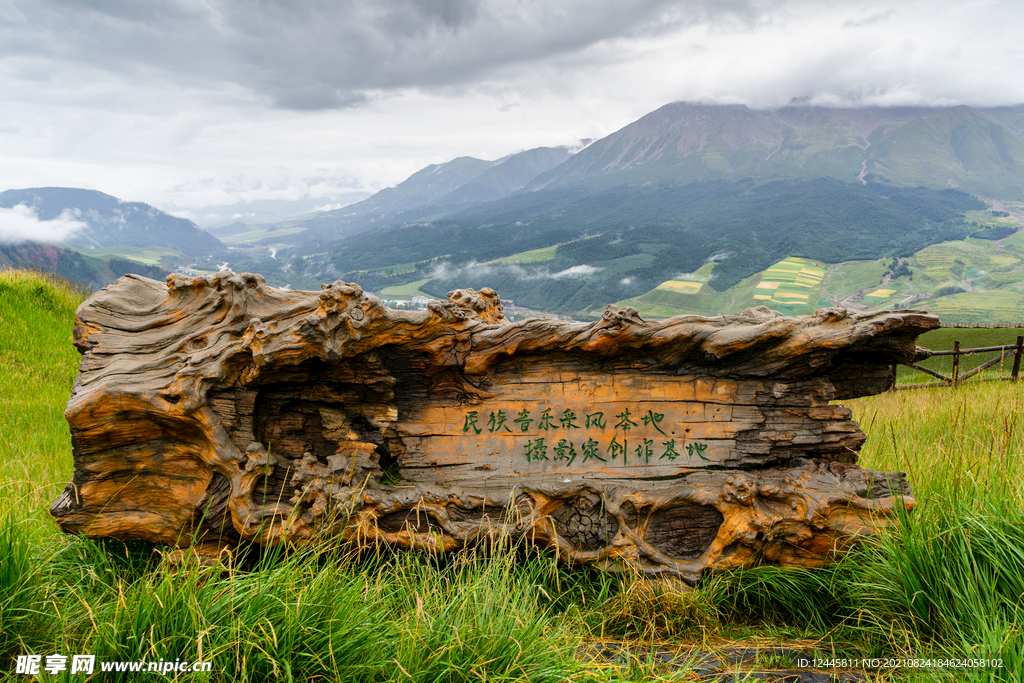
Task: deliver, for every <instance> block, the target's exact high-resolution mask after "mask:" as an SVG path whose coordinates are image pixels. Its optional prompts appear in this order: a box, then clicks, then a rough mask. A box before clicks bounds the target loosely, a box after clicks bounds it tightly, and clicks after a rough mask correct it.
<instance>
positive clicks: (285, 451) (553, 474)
mask: <svg viewBox="0 0 1024 683" xmlns="http://www.w3.org/2000/svg"><path fill="white" fill-rule="evenodd" d="M937 326H938V319H937V318H935V317H934V316H929V315H927V314H925V313H922V312H917V311H901V312H885V313H876V314H858V313H853V312H850V311H846V310H842V309H823V310H821V311H818V312H817V313H815V314H814V315H807V316H800V317H782V316H781V315H779V314H777V313H774V312H772V311H769V310H768V309H765V308H763V307H762V308H757V309H749V310H747V311H744V313H743V314H742V315H739V316H722V317H717V318H702V317H697V316H681V317H677V318H671V319H669V320H664V321H661V322H648V321H645V320H643V319H642V318H641V317H640V315H639V314H638V313H637V311H636V310H635V309H631V308H619V307H616V306H608V308H607V309H606V311H605V313H604V316H603V319H602V320H600V321H598V322H594V323H566V322H561V321H551V320H536V319H535V320H527V321H525V322H521V323H509V322H507V321H506V320H505V319H504V317H503V316H502V311H501V304H500V301H499V298H498V295H497V294H496V293H495V292H494V291H492V290H488V289H485V290H482V291H479V292H476V291H474V290H458V291H455V292H451V293H450V294H449V295H448V301H445V302H432V303H431V304H430V305H429V307H428V310H427V311H422V312H403V311H392V310H388V309H386V308H384V307H383V306H382V305H381V304H380V302H379V301H378V300H377V299H376V298H375V297H373V296H368V295H365V294H364V293H363V291H362V290H361V288H360V287H359V286H358V285H354V284H348V283H342V282H336V283H334V284H332V285H324V286H323V289H322V291H321V292H319V293H317V292H302V291H285V290H280V289H276V288H272V287H267V286H266V284H265V282H264V281H263V278H262V277H260V276H259V275H252V274H233V273H230V272H222V273H219V274H217V275H216V276H213V277H211V278H203V277H197V278H192V277H186V276H183V275H171V276H169V277H168V278H167V282H166V283H159V282H156V281H153V280H148V279H146V278H141V277H136V276H126V277H123V278H121V279H120V280H118V281H117V282H115V283H114V284H112V285H110V286H108V287H106V288H104V289H103V290H101V291H100V292H97V293H96V294H94V295H93V296H92V297H90V299H89V300H88V301H86V302H85V303H84V304H83V305H82V306H81V307H80V308H79V310H78V315H77V320H76V326H75V332H74V342H75V345H76V347H77V348H78V349H79V350H80V351H81V352H82V354H83V359H82V364H81V368H80V374H79V377H78V380H77V382H76V384H75V388H74V390H73V392H72V396H71V400H70V401H69V402H68V406H67V411H66V413H65V415H66V417H67V420H68V424H69V425H70V428H71V435H72V444H73V449H74V460H75V471H74V476H73V478H72V480H71V482H70V483H69V484H68V486H67V487H66V489H65V491H64V493H63V494H62V495H61V496H60V498H58V500H57V501H56V502H54V504H53V506H52V507H51V513H52V514H53V515H54V517H55V518H56V519H57V521H58V523H59V524H60V526H61V528H63V529H64V530H65V531H67V532H71V533H84V534H87V535H89V536H93V537H115V538H139V539H145V540H149V541H153V542H158V543H166V544H170V545H174V546H178V547H181V548H187V547H192V548H198V549H200V550H202V551H204V552H207V551H211V552H212V551H215V550H216V549H217V548H220V547H224V546H233V545H236V544H237V543H239V542H240V541H242V540H252V541H256V542H259V543H279V542H282V541H284V540H290V541H295V542H303V541H308V540H310V539H313V538H314V537H316V536H317V535H318V534H321V533H325V532H326V533H330V534H334V535H336V536H339V537H341V538H343V539H345V540H349V541H351V542H354V543H365V542H385V543H391V544H395V545H399V546H404V547H418V548H429V549H436V550H452V549H456V548H459V547H462V546H464V545H466V544H472V543H479V542H482V541H484V540H486V539H487V538H490V537H493V535H494V534H497V533H512V534H514V535H522V536H528V537H529V538H531V539H535V540H537V541H538V542H542V543H547V544H550V545H552V546H553V547H555V548H557V549H558V552H559V554H560V555H561V556H562V557H563V558H564V559H565V560H567V561H570V562H584V563H596V564H601V565H605V566H611V567H619V566H622V563H623V562H626V563H632V564H634V565H635V566H637V567H639V568H640V569H641V570H642V571H645V572H648V573H651V574H668V575H674V576H677V577H681V578H683V579H685V580H688V581H695V580H697V579H698V578H699V577H700V575H701V572H702V571H703V570H704V569H707V568H709V567H710V568H728V567H738V566H744V565H749V564H753V563H758V562H770V563H778V564H801V565H814V564H819V563H822V562H827V561H828V560H829V559H830V558H831V557H832V556H833V555H834V554H835V553H836V552H841V551H842V550H843V549H845V548H846V547H848V545H849V544H850V543H852V542H854V541H855V540H856V539H857V538H858V537H860V536H862V535H864V534H869V533H872V532H873V531H874V530H876V529H878V528H879V527H880V526H883V525H885V524H886V523H888V520H890V519H891V517H892V515H893V512H894V511H895V509H896V508H897V507H898V506H908V507H909V506H910V505H912V504H913V499H912V498H911V497H910V490H909V486H908V484H907V482H906V479H905V477H904V475H903V474H902V473H896V474H882V473H878V472H872V471H869V470H863V469H861V468H859V467H857V466H856V465H855V463H856V458H857V451H858V449H859V448H860V446H861V444H862V443H863V442H864V438H865V437H864V434H863V433H862V432H861V430H860V428H859V426H858V425H857V424H856V423H855V422H853V421H852V420H851V415H850V411H849V410H848V409H846V408H844V407H843V406H841V405H835V404H833V403H832V401H833V400H834V399H843V398H852V397H856V396H862V395H868V394H872V393H877V392H879V391H883V390H885V389H887V388H888V386H889V385H890V384H891V382H892V376H891V372H890V370H889V368H890V366H891V365H892V363H894V362H906V361H910V360H913V359H914V358H915V357H916V356H917V354H918V349H917V347H916V344H915V341H916V338H917V336H918V335H919V334H921V333H922V332H925V331H927V330H930V329H933V328H935V327H937Z"/></svg>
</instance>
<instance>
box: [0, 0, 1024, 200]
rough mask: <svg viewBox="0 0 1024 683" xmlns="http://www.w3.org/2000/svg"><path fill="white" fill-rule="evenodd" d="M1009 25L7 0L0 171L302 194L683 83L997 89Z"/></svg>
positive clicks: (394, 175) (0, 29)
mask: <svg viewBox="0 0 1024 683" xmlns="http://www.w3.org/2000/svg"><path fill="white" fill-rule="evenodd" d="M1021 23H1024V4H1021V3H1019V2H1012V1H1011V0H982V1H981V2H974V3H964V2H963V1H962V0H906V1H905V2H901V3H895V2H892V1H891V0H837V1H836V2H830V3H822V2H816V1H815V0H631V1H630V2H622V1H621V0H558V1H557V2H551V1H550V0H516V1H515V2H509V1H508V0H377V1H372V0H302V1H301V2H300V1H296V0H291V1H287V2H286V1H284V0H259V1H255V2H254V1H252V0H246V1H245V2H243V1H242V0H148V1H146V2H139V1H138V0H102V1H97V2H83V1H82V0H0V93H2V100H0V101H2V102H3V104H4V109H3V121H2V122H0V189H4V188H5V187H26V186H43V185H62V186H71V187H89V188H93V189H98V190H101V191H104V192H108V193H111V194H114V195H117V196H120V197H123V198H126V199H132V200H141V201H147V202H149V203H152V204H155V205H157V206H160V207H161V208H164V209H169V210H173V211H176V212H179V213H181V212H187V211H192V212H193V214H192V215H196V216H199V215H200V214H199V213H195V212H198V211H199V210H200V209H202V208H203V207H207V208H208V207H223V206H226V205H237V211H235V210H233V209H232V210H230V214H228V215H233V214H234V213H241V214H243V215H245V214H246V213H247V212H249V208H246V207H247V206H248V204H249V203H253V202H281V203H287V202H295V201H303V202H315V203H309V204H304V205H303V206H304V207H308V208H303V209H302V210H311V209H312V208H314V207H317V206H323V205H328V204H336V203H342V202H344V201H345V197H346V196H348V195H350V194H351V193H353V192H372V191H375V190H378V189H381V188H382V187H386V186H388V185H394V184H396V183H398V182H400V181H401V180H403V179H404V178H406V177H408V176H409V175H410V174H412V173H413V172H415V171H416V170H418V169H420V168H422V167H424V166H426V165H428V164H433V163H441V162H445V161H448V160H450V159H452V158H454V157H457V156H465V155H468V156H474V157H477V158H481V159H497V158H500V157H502V156H505V155H507V154H510V153H513V152H515V151H518V150H521V149H527V148H531V147H538V146H555V145H569V144H573V143H575V142H576V141H577V140H579V139H580V138H601V137H603V136H605V135H607V134H609V133H611V132H613V131H615V130H617V129H618V128H621V127H622V126H624V125H626V124H628V123H630V122H631V121H633V120H635V119H637V118H639V117H640V116H642V115H644V114H646V113H648V112H650V111H652V110H654V109H656V108H657V107H659V106H661V105H663V104H665V103H667V102H671V101H676V100H699V101H704V102H718V103H737V104H745V105H748V106H750V107H753V108H773V107H776V106H782V105H784V104H786V103H787V102H789V101H790V99H791V98H793V97H798V98H806V99H805V100H804V101H806V102H807V103H810V104H823V105H835V106H842V105H856V106H886V105H940V106H941V105H951V104H962V103H963V104H969V105H993V104H1011V103H1016V102H1022V101H1024V81H1022V80H1021V79H1020V78H1019V74H1020V73H1021V70H1022V69H1024V48H1022V47H1021V46H1020V44H1019V40H1018V38H1017V36H1016V34H1015V33H1014V32H1013V31H1009V30H1007V28H1006V27H1008V26H1016V25H1020V24H1021ZM250 208H251V207H250ZM214 213H217V214H218V215H219V214H221V213H223V212H222V211H220V210H217V211H215V212H214Z"/></svg>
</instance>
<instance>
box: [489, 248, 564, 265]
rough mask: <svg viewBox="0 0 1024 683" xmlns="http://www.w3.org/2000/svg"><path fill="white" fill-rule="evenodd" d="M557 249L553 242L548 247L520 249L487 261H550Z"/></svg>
mask: <svg viewBox="0 0 1024 683" xmlns="http://www.w3.org/2000/svg"><path fill="white" fill-rule="evenodd" d="M557 249H558V245H557V244H553V245H551V246H550V247H542V248H541V249H531V250H530V251H522V252H519V253H518V254H512V255H511V256H504V257H502V258H497V259H494V260H493V261H488V262H487V263H543V262H544V261H550V260H552V259H553V258H555V251H556V250H557Z"/></svg>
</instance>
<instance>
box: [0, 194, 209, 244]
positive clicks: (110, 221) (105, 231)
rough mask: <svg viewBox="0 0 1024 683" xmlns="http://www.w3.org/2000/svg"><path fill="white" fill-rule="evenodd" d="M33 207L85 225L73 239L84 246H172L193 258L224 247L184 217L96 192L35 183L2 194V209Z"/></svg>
mask: <svg viewBox="0 0 1024 683" xmlns="http://www.w3.org/2000/svg"><path fill="white" fill-rule="evenodd" d="M19 204H23V205H25V206H28V207H31V208H33V209H34V210H35V212H36V217H37V218H38V219H39V220H40V221H51V220H54V219H56V218H58V217H59V216H61V215H62V214H65V212H67V213H66V214H65V215H69V216H70V217H72V218H74V219H75V220H77V221H81V222H83V223H85V225H86V227H85V229H84V230H82V232H80V233H78V234H76V235H75V236H74V237H72V238H71V240H70V241H72V242H74V243H75V244H78V245H81V246H83V247H86V248H89V247H92V248H96V247H113V246H120V245H124V246H130V247H153V246H158V247H167V248H170V249H175V250H177V251H180V252H182V253H184V254H188V255H190V256H198V255H203V254H209V253H211V252H214V251H219V250H221V249H224V248H225V247H224V244H223V243H222V242H221V241H220V240H218V239H217V238H216V237H214V236H213V235H211V234H209V233H208V232H206V231H205V230H203V229H201V228H200V227H199V226H197V225H196V224H195V223H193V222H192V221H190V220H187V219H185V218H178V217H176V216H172V215H170V214H169V213H165V212H164V211H161V210H160V209H157V208H156V207H154V206H150V205H149V204H144V203H142V202H126V201H122V200H120V199H118V198H117V197H114V196H111V195H109V194H104V193H103V192H98V191H96V190H83V189H78V188H69V187H34V188H28V189H24V190H7V191H6V192H0V208H4V209H10V208H13V207H15V206H17V205H19Z"/></svg>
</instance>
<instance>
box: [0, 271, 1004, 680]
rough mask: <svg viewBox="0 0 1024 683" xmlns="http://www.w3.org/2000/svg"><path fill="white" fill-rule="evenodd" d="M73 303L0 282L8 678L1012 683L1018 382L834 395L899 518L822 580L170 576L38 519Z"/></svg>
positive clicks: (241, 572)
mask: <svg viewBox="0 0 1024 683" xmlns="http://www.w3.org/2000/svg"><path fill="white" fill-rule="evenodd" d="M777 270H783V271H787V270H788V271H793V270H794V269H793V268H782V269H777ZM775 275H776V276H777V277H779V278H780V280H778V281H780V282H782V281H783V280H782V279H781V278H783V277H784V276H785V277H790V278H791V279H792V281H793V282H796V279H797V278H796V276H795V275H794V274H793V272H778V273H776V274H775ZM754 284H756V283H754ZM750 289H751V291H756V287H753V286H751V288H750ZM81 297H82V293H81V292H75V291H71V290H69V289H67V288H66V287H64V286H61V285H55V284H53V283H52V282H49V281H46V280H43V279H41V278H39V277H37V276H34V275H29V274H24V273H18V272H11V271H7V272H4V273H0V402H2V403H0V491H2V494H0V672H2V676H3V677H7V676H10V677H13V676H14V674H13V661H14V660H13V658H14V656H15V655H18V654H25V653H28V654H39V655H44V656H45V655H48V654H52V653H92V654H95V655H97V657H98V658H99V659H100V660H110V659H121V660H142V659H147V660H151V661H152V660H156V659H167V660H174V659H175V658H178V657H180V658H182V659H187V660H189V661H195V660H197V659H201V660H207V661H210V662H212V663H213V670H212V671H211V672H210V673H204V674H188V675H187V676H178V675H176V676H172V677H171V679H173V680H183V681H184V680H189V681H193V680H194V681H268V680H288V681H366V682H385V681H396V682H397V681H417V682H418V681H422V682H424V683H427V682H432V683H433V682H442V681H443V682H452V683H454V682H462V681H503V682H507V681H540V682H548V681H550V682H552V683H554V682H556V681H558V682H563V681H565V682H568V681H613V682H614V681H691V680H696V674H695V673H694V672H693V671H692V669H690V667H689V666H687V665H686V661H687V659H688V658H692V654H691V653H692V652H694V650H695V649H697V648H699V649H702V650H705V651H711V652H718V651H720V649H721V648H724V647H732V646H743V647H749V648H755V649H764V650H767V649H768V648H770V647H773V646H779V645H785V646H790V647H792V646H802V647H815V648H817V650H818V651H819V652H820V653H822V654H823V655H826V656H830V657H858V658H861V657H878V658H923V657H933V658H934V657H943V658H946V657H960V658H987V657H998V658H1000V659H1001V660H1002V668H992V667H988V668H978V667H972V668H966V669H937V668H925V669H909V668H899V667H897V668H885V669H881V670H879V671H877V672H874V673H872V674H871V677H870V678H869V679H868V680H870V681H875V682H882V681H915V682H921V683H923V682H925V681H942V682H948V683H954V682H956V683H960V682H961V681H977V682H981V681H1016V680H1019V677H1018V675H1019V673H1020V672H1021V671H1024V637H1022V635H1024V601H1022V595H1024V392H1022V391H1020V386H1019V385H1011V384H1010V383H1008V382H993V383H989V384H981V385H975V386H964V387H961V388H960V389H958V390H956V391H953V390H948V389H929V390H907V391H897V392H890V393H887V394H884V395H880V396H874V397H869V398H863V399H857V400H854V401H847V402H846V404H847V405H848V406H849V407H850V408H851V409H852V410H853V413H854V417H855V419H857V420H858V421H859V422H860V423H861V425H862V427H863V428H864V430H865V432H866V433H867V434H868V440H867V442H866V444H865V446H864V448H863V450H862V453H861V464H862V465H864V466H866V467H870V468H873V469H877V470H880V471H883V472H891V471H897V470H900V471H905V472H907V474H908V477H909V480H910V482H911V483H912V486H913V488H914V496H915V498H916V501H917V502H916V506H915V508H914V510H913V512H912V513H910V514H909V516H908V517H907V518H906V519H902V520H900V523H899V524H897V525H895V526H894V527H892V529H891V530H890V531H888V532H886V533H883V534H881V535H879V536H877V537H875V538H874V539H868V540H866V541H865V542H864V543H862V544H861V545H860V546H858V547H856V548H854V549H853V550H852V551H851V553H850V554H849V555H847V556H846V557H845V558H843V559H841V560H839V561H837V562H836V563H835V564H833V565H831V566H829V567H825V568H819V569H801V568H790V569H774V568H771V567H759V568H753V569H747V570H743V571H723V572H718V573H712V574H709V575H707V576H706V577H705V578H704V579H703V580H702V581H701V583H700V584H698V586H697V587H696V588H695V589H693V590H691V591H687V592H680V591H679V590H675V589H673V588H671V586H668V585H662V584H658V583H652V582H651V581H650V580H648V579H645V578H644V577H642V576H638V575H636V574H633V573H630V572H628V571H627V572H621V573H604V572H600V571H596V570H592V569H582V568H572V567H566V566H564V565H561V564H559V563H557V562H556V561H555V560H554V558H553V557H552V555H550V554H548V553H546V552H541V551H538V550H536V549H531V548H530V547H529V546H522V547H519V546H513V545H511V544H508V545H501V544H499V545H498V546H497V547H495V548H494V549H493V550H492V552H491V553H489V554H485V553H481V554H473V553H459V554H454V555H450V556H444V557H438V556H430V555H424V554H417V553H411V552H410V553H391V552H389V551H387V550H385V549H378V550H377V551H376V552H372V553H369V554H368V555H361V556H360V555H354V554H352V553H351V552H349V551H347V550H346V549H345V548H343V547H339V546H337V545H331V544H330V543H326V542H325V544H324V545H323V546H318V547H314V548H309V549H306V550H302V551H291V552H285V549H280V551H262V552H260V551H259V549H252V550H250V551H249V552H248V553H247V554H246V553H239V554H238V555H237V556H236V557H235V558H234V559H233V560H232V561H231V562H228V563H226V564H221V565H218V566H213V567H202V566H198V565H192V564H185V565H180V564H175V563H172V562H170V561H165V560H164V549H161V548H159V547H153V546H149V545H147V544H144V543H138V542H133V543H129V544H123V543H119V542H115V541H103V542H101V541H91V540H88V539H85V538H81V537H71V536H65V535H63V534H61V533H59V531H58V530H57V529H56V527H55V525H54V523H53V521H52V520H51V519H50V518H49V517H48V515H47V513H46V510H47V507H48V505H49V503H50V502H51V501H52V500H53V499H54V498H55V497H56V496H57V494H58V493H59V491H60V490H61V489H62V488H63V486H64V483H65V482H66V481H68V479H69V478H70V476H71V469H72V459H71V454H70V452H71V447H70V442H69V437H68V430H67V426H66V424H65V423H64V421H63V417H62V410H63V407H64V405H65V402H66V401H67V398H68V395H69V393H70V389H71V385H72V382H73V380H74V377H75V373H76V367H77V363H78V358H79V357H78V354H77V352H76V351H75V350H74V349H73V348H72V346H71V343H70V341H71V326H72V320H73V313H74V309H75V307H76V306H77V304H78V303H79V302H80V301H81ZM960 332H961V331H959V330H955V331H953V333H954V334H959V333H960ZM1007 332H1008V333H1009V334H1010V335H1012V334H1013V332H1012V331H1006V330H1003V331H1000V330H996V331H993V334H996V333H999V334H1002V333H1007ZM945 333H946V331H941V334H945ZM932 334H933V335H935V336H936V341H934V342H931V343H938V342H939V341H941V340H940V339H938V336H939V335H940V333H939V332H936V333H932ZM972 343H974V342H973V341H972ZM595 643H613V644H614V643H623V644H626V645H629V646H630V647H631V648H633V650H632V652H633V654H627V655H625V668H619V667H616V666H611V665H609V664H608V663H607V662H603V661H593V660H591V659H590V658H589V657H587V656H585V655H584V654H583V649H582V647H583V646H585V645H592V644H595ZM652 647H665V648H667V649H668V650H670V651H673V652H677V653H680V660H679V661H680V662H681V663H682V664H683V667H682V668H681V669H680V670H679V671H675V672H671V671H669V670H668V669H667V668H666V667H665V666H664V665H663V664H661V662H660V660H659V659H658V658H657V657H656V656H654V655H653V654H650V655H644V654H639V655H637V654H635V653H636V652H641V653H643V652H650V651H651V648H652ZM760 661H762V662H763V663H765V664H766V665H769V666H772V665H774V664H779V663H780V662H777V661H776V659H773V657H771V656H764V657H761V658H760ZM772 668H774V666H772ZM16 680H20V677H19V678H17V679H16ZM40 680H50V679H48V678H46V676H45V675H44V676H43V677H41V679H40ZM54 680H56V679H54ZM95 680H101V679H100V678H99V677H95ZM102 680H104V681H107V680H112V681H120V680H124V681H129V680H131V681H134V680H157V677H152V678H147V677H146V675H144V674H143V675H139V674H123V675H113V674H110V675H109V677H108V678H103V679H102ZM159 680H165V679H164V678H163V677H160V678H159ZM728 680H736V681H745V680H753V679H751V678H749V677H747V676H746V675H745V674H743V673H740V672H737V673H736V674H735V675H733V676H730V677H729V678H728ZM758 680H760V679H758Z"/></svg>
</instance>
